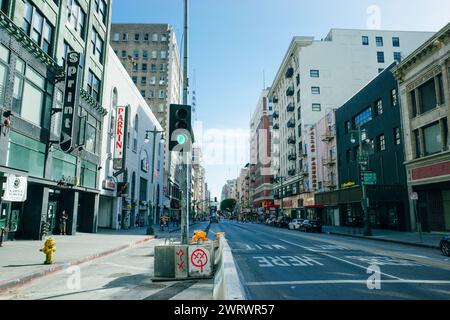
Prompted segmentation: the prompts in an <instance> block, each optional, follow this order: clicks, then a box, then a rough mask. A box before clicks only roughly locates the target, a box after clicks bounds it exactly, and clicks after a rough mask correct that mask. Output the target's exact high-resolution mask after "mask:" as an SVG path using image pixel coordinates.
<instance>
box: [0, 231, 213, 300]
mask: <svg viewBox="0 0 450 320" xmlns="http://www.w3.org/2000/svg"><path fill="white" fill-rule="evenodd" d="M163 242H164V241H163V240H154V241H150V242H148V243H146V244H144V245H139V246H136V247H134V248H131V249H128V250H124V251H121V252H119V253H117V254H114V255H110V256H107V257H104V258H101V259H98V260H94V261H92V262H90V263H87V264H83V265H81V266H80V268H77V267H72V268H69V269H66V270H65V271H62V272H59V273H57V274H55V275H51V276H47V277H44V278H41V279H38V280H35V281H33V282H32V283H30V284H29V285H26V286H23V287H21V288H18V289H15V290H13V291H11V292H9V293H6V294H4V295H0V300H193V299H195V300H209V299H212V290H213V280H211V279H207V280H194V281H180V282H173V281H172V282H152V281H151V278H152V276H153V257H154V246H155V245H156V244H161V243H163Z"/></svg>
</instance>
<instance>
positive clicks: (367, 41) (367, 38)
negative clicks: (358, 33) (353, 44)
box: [362, 36, 369, 46]
mask: <svg viewBox="0 0 450 320" xmlns="http://www.w3.org/2000/svg"><path fill="white" fill-rule="evenodd" d="M362 44H363V46H368V45H369V37H368V36H363V37H362Z"/></svg>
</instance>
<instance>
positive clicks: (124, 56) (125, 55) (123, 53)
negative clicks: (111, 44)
mask: <svg viewBox="0 0 450 320" xmlns="http://www.w3.org/2000/svg"><path fill="white" fill-rule="evenodd" d="M126 57H127V51H126V50H122V58H126Z"/></svg>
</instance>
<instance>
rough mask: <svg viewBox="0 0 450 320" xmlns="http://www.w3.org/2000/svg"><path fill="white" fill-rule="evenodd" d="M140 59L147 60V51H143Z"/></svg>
mask: <svg viewBox="0 0 450 320" xmlns="http://www.w3.org/2000/svg"><path fill="white" fill-rule="evenodd" d="M142 57H143V58H145V59H147V58H148V50H146V49H144V50H143V51H142Z"/></svg>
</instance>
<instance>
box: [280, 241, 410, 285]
mask: <svg viewBox="0 0 450 320" xmlns="http://www.w3.org/2000/svg"><path fill="white" fill-rule="evenodd" d="M280 241H283V242H286V243H289V244H291V245H293V246H296V247H299V248H303V249H305V250H308V251H311V249H309V248H308V247H305V246H302V245H299V244H296V243H293V242H290V241H287V240H283V239H280ZM316 253H317V254H322V255H324V256H326V257H328V258H332V259H335V260H339V261H341V262H345V263H347V264H350V265H353V266H355V267H358V268H361V269H364V270H367V267H365V266H362V265H359V264H356V263H353V262H351V261H348V260H345V259H341V258H338V257H335V256H332V255H331V254H328V253H324V252H316ZM380 274H382V275H384V276H386V277H389V278H393V279H397V280H402V279H401V278H399V277H396V276H393V275H390V274H387V273H384V272H380Z"/></svg>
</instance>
